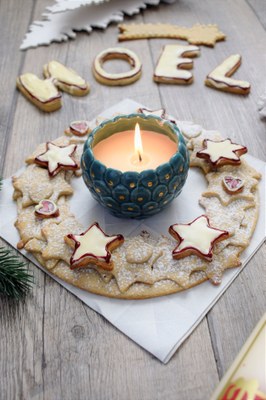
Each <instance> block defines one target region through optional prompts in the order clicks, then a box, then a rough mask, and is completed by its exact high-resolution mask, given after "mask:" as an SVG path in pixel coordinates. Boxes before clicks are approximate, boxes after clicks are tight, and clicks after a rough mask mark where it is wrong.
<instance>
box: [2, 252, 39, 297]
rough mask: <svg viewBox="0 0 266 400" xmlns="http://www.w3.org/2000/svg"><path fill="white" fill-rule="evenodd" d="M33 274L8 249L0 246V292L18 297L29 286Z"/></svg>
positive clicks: (26, 290)
mask: <svg viewBox="0 0 266 400" xmlns="http://www.w3.org/2000/svg"><path fill="white" fill-rule="evenodd" d="M32 283H33V275H32V274H31V273H30V272H29V271H28V269H27V267H26V264H25V263H23V262H22V261H21V260H20V258H19V257H18V256H16V255H14V254H12V252H11V251H10V250H9V249H6V248H4V247H0V294H3V295H6V296H9V297H12V298H14V299H20V298H21V297H23V296H24V295H25V294H26V293H27V292H28V291H29V290H30V288H31V285H32Z"/></svg>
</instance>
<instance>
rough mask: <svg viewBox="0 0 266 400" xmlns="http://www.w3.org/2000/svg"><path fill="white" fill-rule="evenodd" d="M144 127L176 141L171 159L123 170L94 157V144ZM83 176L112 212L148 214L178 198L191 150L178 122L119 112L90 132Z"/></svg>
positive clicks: (159, 209) (84, 152)
mask: <svg viewBox="0 0 266 400" xmlns="http://www.w3.org/2000/svg"><path fill="white" fill-rule="evenodd" d="M136 123H139V124H140V126H141V129H144V130H145V129H146V130H149V131H154V132H159V133H162V134H164V135H167V136H168V137H170V138H171V139H172V140H173V141H174V142H176V143H177V151H176V153H175V154H174V155H173V156H172V157H171V158H170V160H169V162H167V163H164V164H161V165H159V166H158V167H157V168H156V169H153V170H152V169H147V170H145V171H142V172H132V171H128V172H121V171H119V170H116V169H113V168H107V167H106V166H105V165H104V164H102V163H101V162H100V161H98V160H97V159H95V157H94V154H93V147H94V146H95V145H96V144H97V143H99V142H100V141H102V140H103V139H106V138H107V137H109V136H110V135H113V134H114V133H117V132H122V131H127V130H134V129H135V125H136ZM81 168H82V176H83V179H84V182H85V184H86V185H87V186H88V188H89V190H90V192H91V194H92V196H93V197H94V199H96V200H97V201H98V202H99V203H100V204H102V205H103V206H104V207H105V208H106V209H108V210H109V211H110V213H111V214H113V215H115V216H116V217H122V218H145V217H150V216H151V215H154V214H157V213H158V212H159V211H161V210H163V209H164V208H165V207H167V205H168V204H169V203H170V202H171V201H172V200H173V199H174V198H176V197H177V196H178V195H179V194H180V192H181V190H182V188H183V186H184V184H185V181H186V179H187V174H188V169H189V154H188V150H187V147H186V143H185V140H184V138H183V136H182V134H181V132H180V131H179V129H178V128H177V126H176V125H174V124H172V123H171V122H169V121H165V120H163V119H161V118H159V117H157V116H153V115H148V116H146V115H144V114H130V115H118V116H116V117H115V118H113V119H110V120H106V121H104V122H103V123H102V124H100V125H99V126H98V127H97V128H95V129H94V130H93V132H92V133H91V134H90V135H89V137H88V139H87V141H86V143H85V145H84V151H83V154H82V158H81Z"/></svg>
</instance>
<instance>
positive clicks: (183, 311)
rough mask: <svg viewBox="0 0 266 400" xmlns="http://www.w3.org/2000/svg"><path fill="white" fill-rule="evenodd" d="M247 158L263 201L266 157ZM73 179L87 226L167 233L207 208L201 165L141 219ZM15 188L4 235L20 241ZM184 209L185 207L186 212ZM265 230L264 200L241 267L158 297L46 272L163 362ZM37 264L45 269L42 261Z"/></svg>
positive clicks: (4, 194)
mask: <svg viewBox="0 0 266 400" xmlns="http://www.w3.org/2000/svg"><path fill="white" fill-rule="evenodd" d="M140 106H141V104H139V103H136V102H134V101H132V100H124V101H122V102H121V103H118V104H116V105H115V106H113V107H111V108H110V109H108V110H107V111H105V112H104V113H102V114H101V116H103V117H111V116H112V115H113V114H114V113H117V112H118V111H119V112H121V113H130V112H134V111H136V109H137V108H138V107H140ZM25 156H26V154H25ZM247 160H248V162H249V163H250V164H251V165H252V166H253V167H254V168H256V169H257V170H258V171H260V172H261V173H262V175H263V179H262V181H261V182H260V196H261V204H262V205H264V204H265V200H264V198H265V190H264V188H265V163H264V162H263V161H260V160H258V159H256V158H253V157H250V156H247ZM72 182H73V186H74V188H75V195H74V196H73V198H72V199H71V209H72V211H73V212H74V213H75V215H76V217H77V218H78V219H79V220H80V222H82V224H83V225H84V227H87V226H89V224H90V223H92V222H93V221H95V220H98V222H99V223H100V224H101V225H102V226H103V227H104V228H105V229H106V230H107V233H108V232H110V233H113V232H115V233H122V234H124V235H130V234H131V233H132V232H136V231H140V230H141V229H142V227H143V224H145V226H146V227H147V229H151V230H153V231H156V232H158V233H164V234H166V233H167V232H168V227H169V225H171V224H173V223H175V222H177V221H180V222H182V221H184V222H186V221H189V220H192V219H194V218H196V217H197V216H198V215H200V214H202V212H203V209H202V208H201V207H200V206H199V204H198V201H197V199H199V197H200V194H201V193H202V192H203V191H204V189H205V188H206V187H207V184H206V182H205V178H204V176H203V174H202V173H201V172H200V171H198V170H197V169H191V170H190V172H189V177H188V180H187V183H186V185H185V187H184V189H183V191H182V193H181V195H180V196H179V197H178V198H177V199H176V200H175V201H174V202H173V203H172V204H171V205H170V206H169V207H168V208H167V209H166V210H164V211H162V212H161V213H159V214H158V215H156V216H153V217H151V218H149V219H146V220H144V222H143V221H142V222H141V221H135V220H125V219H118V218H116V217H113V216H111V215H109V214H108V213H107V212H105V211H104V212H103V208H102V207H101V206H100V205H98V203H97V202H96V201H95V200H93V199H92V197H91V195H90V193H89V191H88V189H87V188H86V187H85V184H84V183H83V180H82V179H74V180H73V181H72ZM12 192H13V188H12V184H11V179H6V180H5V181H4V184H3V188H2V191H1V192H0V236H1V237H2V238H3V239H5V240H6V241H7V242H8V243H10V244H11V245H12V246H14V247H16V244H17V242H18V241H19V236H18V233H17V230H16V229H15V227H14V222H15V220H16V214H17V211H16V204H15V202H13V201H12ZM188 205H189V206H188ZM184 210H186V211H185V213H184V212H183V211H184ZM265 236H266V234H265V210H264V207H263V206H261V210H260V217H259V220H258V224H257V227H256V230H255V232H254V235H253V237H252V240H251V243H250V245H249V247H248V248H247V249H246V250H245V252H244V253H243V254H242V267H241V268H235V269H232V270H228V271H226V272H225V274H224V277H223V281H222V284H221V285H220V286H213V285H212V284H211V283H210V282H205V283H203V284H201V285H199V286H197V287H195V288H193V289H190V290H187V291H184V292H181V293H177V294H173V295H169V296H165V297H159V298H155V299H148V300H118V299H109V298H105V297H101V296H98V295H94V294H90V293H87V292H85V291H83V290H81V289H78V288H76V287H74V286H71V285H69V284H67V283H65V282H63V281H62V280H60V279H58V278H56V277H54V276H53V275H51V274H49V273H48V272H47V271H45V272H46V273H48V274H49V275H50V276H51V277H52V278H53V279H55V280H56V281H57V282H59V283H60V284H61V285H62V286H64V287H65V288H66V289H67V290H69V291H70V292H71V293H73V294H74V295H75V296H77V297H78V298H79V299H80V300H82V301H83V302H84V303H85V304H87V305H88V306H89V307H91V308H92V309H93V310H95V311H97V312H98V313H100V314H101V315H103V316H104V317H105V318H106V319H107V320H108V321H110V322H111V323H112V324H113V325H115V326H116V327H117V328H118V329H120V330H121V331H122V332H123V333H125V334H126V335H127V336H129V337H130V338H131V339H132V340H134V341H135V342H136V343H138V344H139V345H140V346H142V347H143V348H144V349H146V350H147V351H149V352H150V353H152V354H153V355H154V356H155V357H157V358H158V359H159V360H161V361H162V362H163V363H167V362H168V361H169V360H170V358H171V357H172V355H173V354H174V353H175V351H176V350H177V349H178V347H179V346H180V345H181V343H182V342H183V341H184V340H185V339H186V338H187V337H188V336H189V335H190V333H191V332H192V331H193V330H194V329H195V327H196V326H197V325H198V324H199V322H200V321H201V320H202V318H203V317H204V316H205V315H206V313H207V312H208V311H209V310H210V308H211V307H212V306H213V305H214V304H215V302H216V301H217V300H218V299H219V297H220V296H221V295H222V294H223V292H224V291H225V290H226V289H227V287H228V286H229V285H230V284H231V283H232V282H233V280H234V279H235V278H236V277H237V275H238V274H239V272H240V271H241V270H242V268H243V267H244V266H245V264H246V263H247V262H248V260H249V259H250V258H251V257H252V256H253V254H254V253H255V252H256V251H257V250H258V248H259V247H260V246H261V245H262V243H263V241H264V239H265ZM22 253H23V254H24V255H25V256H26V257H27V258H28V259H30V260H31V261H32V262H33V263H34V264H36V265H37V266H39V265H38V263H37V262H36V260H35V259H34V258H33V257H32V256H31V255H30V254H28V253H25V252H24V251H22ZM39 267H40V268H41V269H43V268H42V267H41V266H39ZM43 270H44V269H43Z"/></svg>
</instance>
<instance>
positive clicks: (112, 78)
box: [93, 47, 142, 86]
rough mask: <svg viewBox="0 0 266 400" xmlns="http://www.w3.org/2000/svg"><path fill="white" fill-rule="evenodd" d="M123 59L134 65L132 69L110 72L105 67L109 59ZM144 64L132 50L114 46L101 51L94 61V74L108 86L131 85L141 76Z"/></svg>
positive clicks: (100, 81)
mask: <svg viewBox="0 0 266 400" xmlns="http://www.w3.org/2000/svg"><path fill="white" fill-rule="evenodd" d="M114 59H122V60H126V61H127V62H128V63H129V64H130V66H131V67H132V68H131V70H130V71H127V72H120V73H116V74H113V73H109V72H106V71H105V70H104V68H103V64H104V62H105V61H107V60H114ZM141 68H142V64H141V62H140V60H139V58H138V56H137V55H136V54H135V53H134V52H133V51H131V50H128V49H125V48H124V47H114V48H109V49H106V50H103V51H102V52H100V53H99V54H98V55H97V56H96V58H95V60H94V62H93V74H94V77H95V79H96V80H97V81H98V82H99V83H102V84H104V85H108V86H124V85H130V84H131V83H133V82H135V81H137V80H138V79H139V78H140V76H141Z"/></svg>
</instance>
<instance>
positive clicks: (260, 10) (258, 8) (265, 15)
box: [247, 0, 266, 29]
mask: <svg viewBox="0 0 266 400" xmlns="http://www.w3.org/2000/svg"><path fill="white" fill-rule="evenodd" d="M247 2H248V4H249V5H250V7H251V8H252V10H253V11H254V13H255V14H256V16H257V17H258V19H259V20H260V22H261V24H262V26H263V27H264V29H266V4H265V1H264V0H247Z"/></svg>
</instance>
